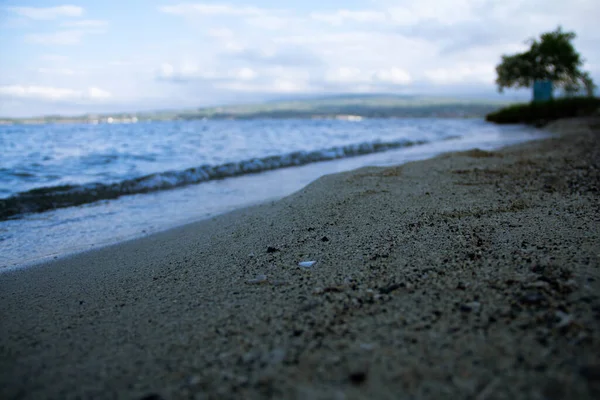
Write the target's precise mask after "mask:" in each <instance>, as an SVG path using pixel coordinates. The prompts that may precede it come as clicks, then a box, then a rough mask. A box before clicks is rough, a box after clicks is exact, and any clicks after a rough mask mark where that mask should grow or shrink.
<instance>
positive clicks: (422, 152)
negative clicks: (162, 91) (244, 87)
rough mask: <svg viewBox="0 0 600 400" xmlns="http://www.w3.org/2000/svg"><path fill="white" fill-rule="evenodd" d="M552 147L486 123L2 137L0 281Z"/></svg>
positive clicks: (332, 123)
mask: <svg viewBox="0 0 600 400" xmlns="http://www.w3.org/2000/svg"><path fill="white" fill-rule="evenodd" d="M546 136H548V133H547V132H544V131H543V130H539V129H534V128H531V127H527V126H521V125H513V126H498V125H493V124H489V123H486V122H485V121H484V120H481V119H458V118H456V119H443V118H415V119H411V118H397V119H393V118H390V119H368V118H360V117H351V118H344V119H312V120H311V119H254V120H194V121H163V122H154V121H153V122H137V123H132V122H128V123H111V124H109V123H100V124H46V125H16V124H15V125H3V126H0V272H1V271H8V270H12V269H15V268H25V267H29V266H32V265H35V264H38V263H40V262H43V261H46V260H50V259H54V258H59V257H64V256H67V255H70V254H73V253H77V252H81V251H86V250H89V249H93V248H98V247H102V246H106V245H109V244H113V243H117V242H121V241H126V240H129V239H134V238H138V237H143V236H146V235H150V234H152V233H155V232H159V231H163V230H167V229H170V228H173V227H176V226H180V225H183V224H187V223H190V222H194V221H199V220H202V219H206V218H210V217H213V216H216V215H219V214H223V213H226V212H228V211H232V210H235V209H238V208H243V207H247V206H250V205H254V204H259V203H263V202H268V201H273V200H276V199H280V198H282V197H284V196H287V195H289V194H291V193H293V192H295V191H298V190H300V189H301V188H303V187H304V186H306V185H307V184H309V183H310V182H312V181H314V180H315V179H317V178H319V177H320V176H323V175H325V174H332V173H336V172H341V171H347V170H352V169H356V168H360V167H364V166H389V165H397V164H402V163H406V162H409V161H414V160H421V159H426V158H431V157H434V156H436V155H438V154H440V153H443V152H448V151H461V150H467V149H471V148H480V149H483V150H492V149H496V148H499V147H503V146H506V145H511V144H516V143H520V142H525V141H529V140H535V139H540V138H543V137H546Z"/></svg>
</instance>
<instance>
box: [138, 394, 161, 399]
mask: <svg viewBox="0 0 600 400" xmlns="http://www.w3.org/2000/svg"><path fill="white" fill-rule="evenodd" d="M140 400H165V399H164V397H162V396H161V395H160V394H156V393H150V394H147V395H146V396H144V397H140Z"/></svg>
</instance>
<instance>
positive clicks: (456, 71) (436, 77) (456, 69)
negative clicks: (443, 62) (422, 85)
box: [424, 63, 495, 85]
mask: <svg viewBox="0 0 600 400" xmlns="http://www.w3.org/2000/svg"><path fill="white" fill-rule="evenodd" d="M424 75H425V77H426V78H427V79H428V80H429V81H430V82H432V83H435V84H441V85H447V84H456V83H468V82H473V83H491V82H493V81H494V79H495V69H494V65H493V64H487V63H470V64H460V63H459V64H455V65H452V66H449V67H445V68H434V69H429V70H426V71H425V72H424Z"/></svg>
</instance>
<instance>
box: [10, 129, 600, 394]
mask: <svg viewBox="0 0 600 400" xmlns="http://www.w3.org/2000/svg"><path fill="white" fill-rule="evenodd" d="M549 130H550V131H554V132H555V133H557V134H560V136H557V137H553V138H550V139H545V140H540V141H534V142H527V143H524V144H519V145H516V146H510V147H508V148H505V149H502V150H499V151H491V152H490V151H482V150H471V151H466V152H461V153H449V154H443V155H441V156H438V157H435V158H433V159H429V160H424V161H415V162H409V163H407V164H403V165H400V166H394V167H366V168H360V169H358V170H354V171H349V172H343V173H339V174H334V175H327V176H324V177H321V178H319V179H318V180H317V181H315V182H313V183H311V184H310V185H309V186H307V187H305V188H304V189H302V190H300V191H298V192H296V193H294V194H292V195H291V196H288V197H285V198H283V199H281V200H278V201H275V202H269V203H266V204H261V205H258V206H253V207H250V208H246V209H242V210H237V211H233V212H231V213H228V214H225V215H220V216H217V217H213V218H211V219H209V220H204V221H200V222H196V223H192V224H190V225H185V226H183V227H178V228H173V229H171V230H169V231H166V232H161V233H157V234H153V235H151V236H148V237H144V238H141V239H134V240H132V241H128V242H124V243H118V244H115V245H110V246H108V247H104V248H102V249H98V250H92V251H88V252H85V253H81V254H76V255H71V256H67V257H66V258H63V259H61V260H57V261H51V262H49V263H45V264H41V265H37V266H33V267H28V268H26V269H22V270H18V271H9V272H7V273H3V274H1V275H0V296H1V297H0V301H1V304H2V305H1V306H0V318H1V319H2V321H3V323H2V324H1V327H0V333H1V335H0V337H1V338H2V339H0V371H1V372H2V373H1V374H0V395H2V397H3V398H16V397H19V398H57V397H59V398H73V397H76V396H81V397H84V398H89V397H94V398H112V397H117V396H119V397H127V398H142V397H143V396H148V395H150V394H157V395H160V396H162V397H163V398H165V399H176V398H189V397H193V396H195V395H199V396H200V398H271V397H274V398H282V397H285V398H335V397H338V398H349V399H354V398H356V399H362V398H394V396H396V397H411V398H440V397H443V398H451V397H452V398H466V397H471V398H476V397H477V396H480V397H482V398H483V397H485V396H488V397H489V398H508V397H513V398H543V397H544V396H546V397H547V396H549V395H550V394H553V395H555V396H556V398H594V397H596V396H598V395H599V394H600V387H599V382H600V378H599V376H600V373H599V372H598V371H600V356H598V354H600V323H599V318H598V314H597V310H598V309H600V299H599V297H598V296H597V294H596V293H598V292H599V290H600V272H599V270H600V253H598V251H597V249H598V248H599V247H600V227H599V225H600V224H598V221H599V215H598V212H599V210H598V207H597V204H598V197H599V196H598V184H599V182H598V179H599V174H600V172H599V170H598V164H597V161H598V159H600V150H599V148H600V146H599V143H598V139H599V137H598V135H599V123H598V120H597V119H579V120H564V121H558V122H557V123H554V124H552V125H551V127H549ZM308 260H315V261H317V263H316V264H315V265H314V266H313V267H311V268H310V270H305V269H302V268H299V267H298V266H297V264H298V262H300V261H308ZM262 275H265V277H264V279H263V277H262ZM66 377H68V378H66Z"/></svg>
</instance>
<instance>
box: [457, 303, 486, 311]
mask: <svg viewBox="0 0 600 400" xmlns="http://www.w3.org/2000/svg"><path fill="white" fill-rule="evenodd" d="M480 308H481V303H480V302H478V301H472V302H470V303H465V304H461V305H460V311H463V312H471V311H474V312H477V311H479V309H480Z"/></svg>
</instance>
